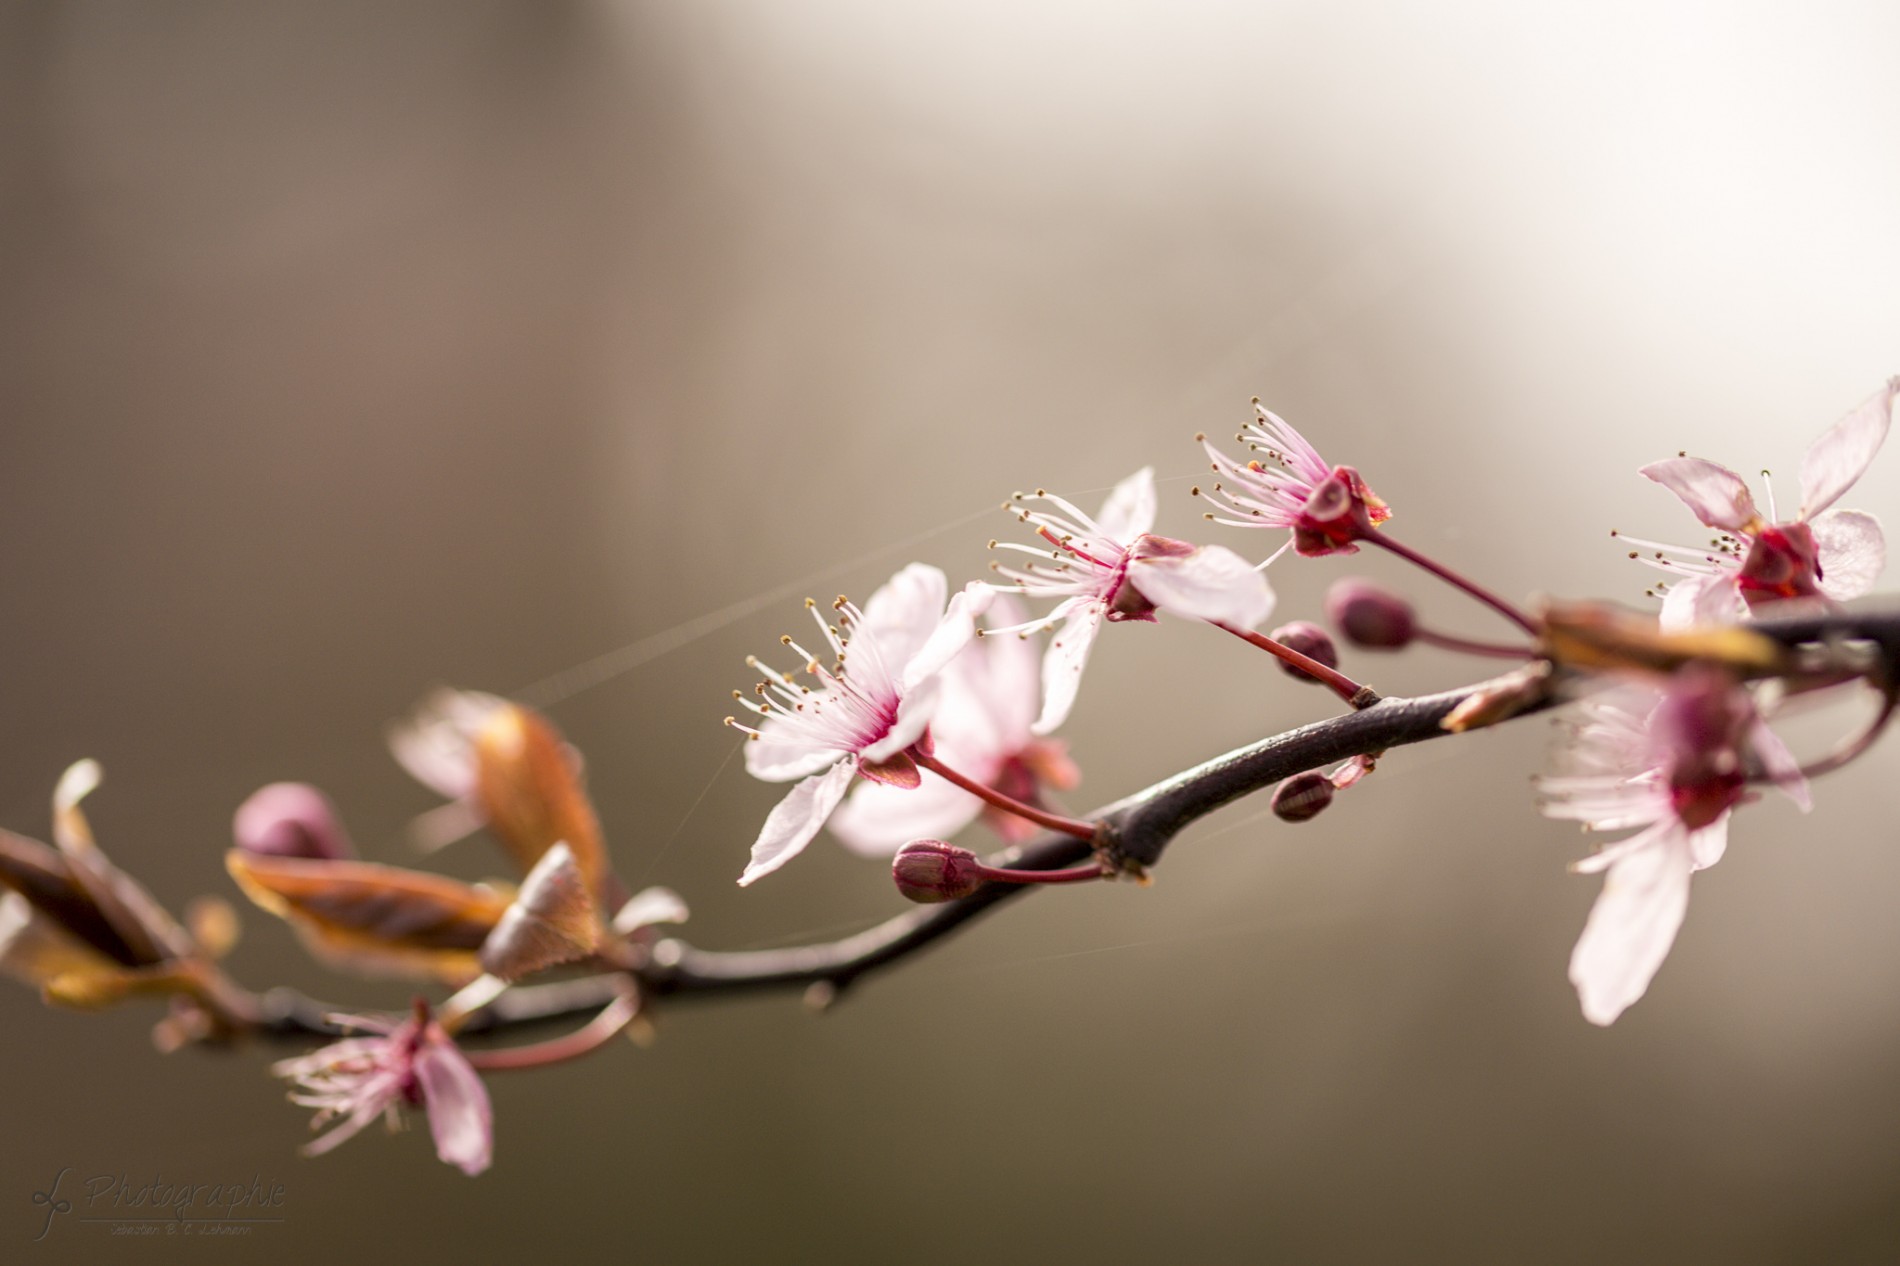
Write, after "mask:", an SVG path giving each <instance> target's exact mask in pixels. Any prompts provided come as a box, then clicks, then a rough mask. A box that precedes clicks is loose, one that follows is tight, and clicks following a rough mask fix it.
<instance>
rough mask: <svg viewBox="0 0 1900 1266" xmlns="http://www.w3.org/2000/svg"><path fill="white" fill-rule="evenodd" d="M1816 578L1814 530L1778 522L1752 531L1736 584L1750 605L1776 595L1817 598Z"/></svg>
mask: <svg viewBox="0 0 1900 1266" xmlns="http://www.w3.org/2000/svg"><path fill="white" fill-rule="evenodd" d="M1820 580H1821V559H1820V554H1819V551H1818V550H1817V549H1816V547H1815V544H1814V533H1813V532H1812V531H1810V530H1809V528H1808V525H1807V524H1805V523H1778V524H1772V525H1770V526H1768V527H1764V528H1763V529H1762V530H1761V531H1760V532H1759V533H1757V534H1756V536H1755V539H1754V541H1753V542H1752V543H1751V544H1750V545H1749V547H1748V557H1747V558H1745V559H1743V560H1742V570H1741V573H1740V575H1738V576H1737V577H1736V584H1737V586H1738V587H1739V588H1740V589H1741V591H1742V598H1743V599H1744V600H1745V601H1746V602H1747V603H1748V604H1749V605H1750V606H1754V605H1755V604H1756V603H1759V602H1773V601H1775V600H1777V599H1780V598H1814V597H1819V596H1820V594H1821V585H1820Z"/></svg>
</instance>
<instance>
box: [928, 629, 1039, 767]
mask: <svg viewBox="0 0 1900 1266" xmlns="http://www.w3.org/2000/svg"><path fill="white" fill-rule="evenodd" d="M955 601H956V600H955V599H954V598H953V599H951V602H952V604H953V605H954V604H955ZM1028 618H1029V616H1028V612H1027V611H1026V610H1025V609H1024V608H1023V605H1022V603H1020V602H1018V601H1017V600H1016V599H1015V598H1014V597H1013V596H1012V595H1011V594H1009V593H1007V592H998V593H997V594H996V596H995V601H994V602H993V603H992V604H991V606H990V610H989V621H990V623H991V624H992V625H994V626H998V627H1001V628H1013V627H1015V626H1017V625H1020V624H1023V623H1025V622H1027V620H1028ZM1041 660H1042V656H1041V655H1040V654H1039V653H1038V651H1037V647H1036V644H1035V642H1034V641H1033V640H1031V639H1030V638H1026V637H1018V636H1017V635H1016V634H1014V633H1005V634H1002V635H1000V636H996V637H985V638H982V639H980V640H979V641H977V642H976V643H975V644H974V645H972V646H970V647H968V648H966V649H965V650H964V652H963V653H962V654H961V655H958V656H957V657H956V658H955V659H953V660H951V661H950V664H949V666H948V667H946V668H945V669H944V672H943V699H942V702H940V703H939V704H938V705H937V713H936V715H935V716H934V717H933V718H932V719H931V722H930V734H931V737H932V738H933V739H934V740H935V741H936V744H937V748H938V751H939V753H940V754H941V755H943V758H944V759H945V760H947V761H949V762H950V763H951V764H952V765H954V766H955V767H956V768H958V769H962V768H964V766H965V764H968V765H970V766H972V767H974V766H977V765H983V766H986V767H987V766H989V765H993V764H995V763H996V762H998V761H1000V760H1002V759H1004V758H1006V757H1009V756H1013V755H1015V754H1016V753H1017V752H1019V751H1021V750H1022V749H1023V748H1025V747H1027V746H1029V743H1030V740H1031V739H1032V738H1033V737H1034V736H1033V735H1032V734H1031V733H1030V731H1029V727H1030V726H1031V725H1034V724H1035V721H1036V713H1037V712H1038V711H1039V710H1040V709H1041V707H1042V666H1041Z"/></svg>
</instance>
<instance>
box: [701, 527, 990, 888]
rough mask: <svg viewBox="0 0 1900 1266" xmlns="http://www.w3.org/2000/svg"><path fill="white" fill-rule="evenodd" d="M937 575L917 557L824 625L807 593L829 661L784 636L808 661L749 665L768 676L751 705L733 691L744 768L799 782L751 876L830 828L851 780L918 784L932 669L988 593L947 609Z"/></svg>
mask: <svg viewBox="0 0 1900 1266" xmlns="http://www.w3.org/2000/svg"><path fill="white" fill-rule="evenodd" d="M947 587H948V586H947V583H946V582H945V580H944V576H943V573H942V572H940V571H938V570H937V569H936V568H935V567H927V566H925V565H923V564H922V563H912V564H911V565H910V566H908V567H906V568H904V569H903V570H902V571H900V572H898V573H897V574H896V575H895V576H893V577H891V579H890V581H889V582H888V583H887V584H885V585H884V587H883V588H881V589H879V590H878V591H877V592H876V593H874V594H872V595H871V600H870V601H869V602H867V603H866V604H865V605H864V609H863V610H862V611H860V610H859V609H858V608H857V607H856V606H854V605H853V604H852V603H850V602H848V601H846V600H845V599H843V598H839V599H838V601H837V602H836V603H834V604H833V607H832V610H834V611H835V612H836V613H837V618H838V623H837V624H836V625H831V624H828V623H827V622H826V620H825V616H824V614H823V613H821V612H820V611H818V609H817V606H816V604H815V603H813V602H812V601H811V600H810V599H807V600H806V603H805V605H806V608H807V609H808V610H810V611H811V612H812V618H813V619H815V620H816V621H817V622H818V633H819V636H820V638H822V639H823V642H824V645H825V646H826V647H827V648H828V649H829V652H830V654H829V656H828V658H829V659H830V661H831V662H829V663H826V662H824V661H823V660H821V659H820V658H819V657H818V656H816V655H814V654H812V653H811V652H810V651H807V650H806V649H805V648H804V647H802V646H800V645H799V644H798V643H797V642H795V641H794V640H792V639H791V638H789V637H787V638H782V639H780V640H781V641H783V642H784V643H785V645H786V646H788V647H790V648H791V650H792V651H793V652H794V653H796V654H797V655H799V656H800V657H801V658H802V659H803V660H804V663H803V664H802V665H801V672H802V675H805V676H808V677H810V678H811V679H812V680H813V682H814V684H813V685H810V686H807V685H804V684H801V683H800V681H799V677H800V675H801V673H799V672H776V671H773V670H772V669H770V668H768V667H767V666H766V665H764V664H763V663H761V662H760V661H759V660H757V659H756V658H750V657H748V658H747V660H746V662H747V663H748V664H750V665H752V666H753V667H754V668H757V669H759V670H760V671H761V672H765V673H767V674H768V677H767V679H766V680H765V681H762V682H760V683H759V685H758V687H757V691H756V694H757V696H758V702H754V701H752V700H750V699H747V698H746V697H745V696H744V695H743V694H742V693H740V692H738V691H734V692H733V695H734V698H736V699H738V700H739V701H740V702H741V703H743V704H744V705H745V706H746V707H747V708H748V709H750V710H751V711H752V712H753V713H755V714H756V715H757V716H758V717H759V721H758V723H757V725H756V726H747V725H740V724H739V723H738V722H737V721H736V720H734V719H733V718H731V717H728V718H726V722H727V724H729V725H731V726H733V727H734V728H735V729H739V730H743V731H744V732H745V733H747V734H749V735H750V736H751V737H752V740H753V741H752V742H750V743H747V744H746V770H747V772H748V773H750V774H751V775H752V776H753V777H755V778H760V779H763V780H765V781H766V782H792V781H794V780H802V781H799V782H798V785H797V786H796V787H794V788H792V790H791V793H790V794H789V795H787V796H786V797H785V799H784V800H782V801H780V802H779V804H778V807H777V808H775V809H773V810H772V812H771V814H770V815H769V816H768V817H767V818H766V820H765V827H764V829H763V830H761V831H760V832H759V838H758V841H757V842H756V843H754V844H753V846H752V860H751V863H750V864H749V865H748V866H747V867H746V870H745V873H744V874H743V875H741V876H740V877H739V882H740V883H741V884H749V883H752V882H753V881H754V880H756V879H758V878H759V877H760V876H762V875H768V874H770V873H771V872H773V871H775V870H777V869H778V868H779V867H780V866H783V865H784V864H785V863H786V862H788V861H790V860H791V859H792V858H793V857H796V856H797V855H798V854H799V853H800V852H802V851H804V848H805V846H806V845H807V844H809V843H811V841H812V839H813V837H815V836H816V835H817V834H818V832H819V830H820V829H821V828H823V826H824V825H825V821H826V819H827V818H829V817H830V816H831V813H832V811H833V810H834V809H836V808H837V807H838V802H839V801H840V800H842V799H844V795H845V792H846V791H848V790H850V787H851V780H852V779H853V778H854V777H859V776H862V777H865V778H869V779H872V780H874V781H877V782H882V783H887V784H889V785H891V786H895V787H906V788H911V789H915V788H916V787H917V786H918V784H919V782H920V781H921V779H920V777H919V771H918V769H917V764H916V762H915V761H913V760H911V758H910V757H909V756H908V755H906V754H905V753H906V749H907V748H909V747H910V745H911V744H913V743H915V742H917V741H918V740H919V739H921V738H923V736H924V731H925V729H926V728H927V727H928V726H929V724H930V718H931V714H932V712H933V711H934V710H935V708H936V706H937V697H938V692H939V688H940V680H939V675H940V674H941V672H942V671H943V667H944V665H945V664H947V663H949V662H950V661H951V660H952V659H954V658H955V657H956V655H957V653H958V652H960V651H961V650H962V649H963V648H964V647H965V646H966V645H968V644H969V641H970V639H971V638H972V637H974V636H975V635H976V617H977V616H979V615H981V614H982V613H983V612H984V611H985V610H986V609H987V608H988V606H989V603H990V600H991V599H992V597H993V596H994V591H993V590H992V589H991V588H990V587H989V586H988V585H984V584H972V585H970V586H968V587H966V588H965V589H964V590H963V592H961V593H959V594H957V595H956V597H954V598H952V599H951V600H950V602H949V607H948V610H946V609H945V602H944V596H945V592H946V589H947Z"/></svg>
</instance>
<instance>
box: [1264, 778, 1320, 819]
mask: <svg viewBox="0 0 1900 1266" xmlns="http://www.w3.org/2000/svg"><path fill="white" fill-rule="evenodd" d="M1332 802H1333V780H1332V779H1330V778H1328V777H1327V776H1326V775H1325V774H1322V773H1320V772H1319V771H1318V770H1317V769H1309V770H1307V771H1306V772H1305V773H1303V774H1295V775H1293V776H1292V777H1291V778H1289V779H1287V780H1286V781H1285V782H1283V783H1281V784H1280V785H1279V786H1278V787H1275V788H1274V789H1273V800H1272V802H1271V804H1272V809H1273V812H1274V816H1276V817H1278V818H1279V819H1280V820H1281V821H1283V822H1305V821H1307V820H1309V819H1311V818H1315V817H1318V816H1319V811H1320V810H1321V809H1324V808H1325V807H1326V806H1327V805H1329V804H1331V803H1332Z"/></svg>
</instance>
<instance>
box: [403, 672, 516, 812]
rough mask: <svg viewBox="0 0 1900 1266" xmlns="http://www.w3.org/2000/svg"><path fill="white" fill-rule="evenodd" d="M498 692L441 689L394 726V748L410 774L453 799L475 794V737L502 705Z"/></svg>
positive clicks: (426, 785)
mask: <svg viewBox="0 0 1900 1266" xmlns="http://www.w3.org/2000/svg"><path fill="white" fill-rule="evenodd" d="M504 706H506V705H505V704H504V702H503V701H502V700H501V699H499V698H497V697H496V696H494V695H490V694H483V693H481V692H480V691H476V690H448V689H442V690H437V691H435V692H434V693H432V694H430V696H429V697H428V698H427V699H424V700H423V701H422V703H421V704H420V705H419V706H417V708H416V710H415V711H414V712H413V713H411V714H410V715H409V716H407V717H405V718H403V719H402V720H401V721H397V722H395V723H393V724H392V725H390V727H389V732H388V736H387V737H388V740H389V751H390V754H391V755H393V756H394V757H395V758H396V763H397V764H399V765H401V766H402V767H403V768H404V769H406V770H408V771H409V776H410V777H411V778H414V779H415V780H416V781H417V782H419V783H421V784H422V785H423V786H425V787H427V788H429V789H430V790H431V791H434V792H435V793H437V794H438V795H441V796H444V797H446V798H448V799H450V800H462V799H467V798H469V797H471V796H473V795H474V794H475V747H474V744H473V743H472V742H471V740H470V736H471V735H473V734H474V733H475V732H476V731H477V730H479V729H480V728H481V727H482V724H483V723H484V722H485V721H487V719H488V718H489V716H490V715H491V714H492V713H493V712H494V711H495V710H496V709H497V708H501V707H504Z"/></svg>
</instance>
